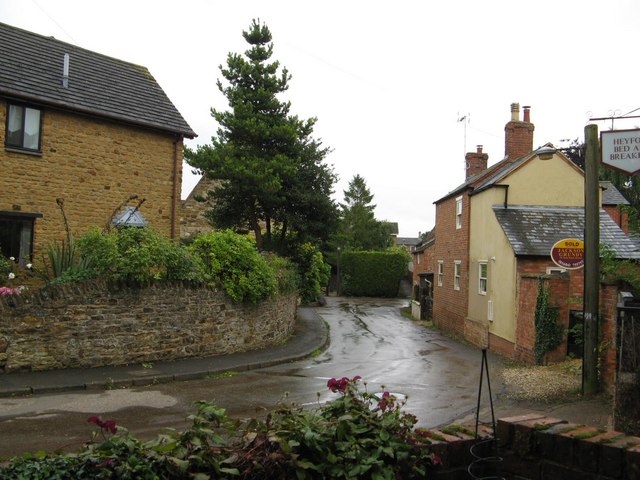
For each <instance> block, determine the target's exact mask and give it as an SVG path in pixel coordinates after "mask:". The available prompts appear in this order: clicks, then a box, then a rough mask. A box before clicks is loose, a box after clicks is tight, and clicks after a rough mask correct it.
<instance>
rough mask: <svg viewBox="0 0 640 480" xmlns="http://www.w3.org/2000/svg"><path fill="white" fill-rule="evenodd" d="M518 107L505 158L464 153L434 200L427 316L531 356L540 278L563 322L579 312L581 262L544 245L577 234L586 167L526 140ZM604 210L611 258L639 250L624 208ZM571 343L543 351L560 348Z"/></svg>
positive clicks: (492, 345)
mask: <svg viewBox="0 0 640 480" xmlns="http://www.w3.org/2000/svg"><path fill="white" fill-rule="evenodd" d="M519 115H520V108H519V105H518V104H513V105H512V118H511V120H510V121H509V122H508V123H507V124H506V126H505V157H504V159H503V160H501V161H499V162H497V163H496V164H495V165H493V166H490V167H488V166H487V161H488V156H487V154H485V153H483V152H482V147H478V149H477V151H476V152H473V153H468V154H467V155H466V160H467V171H466V180H465V182H464V183H463V184H462V185H460V186H458V187H457V188H455V189H454V190H452V191H451V192H449V193H448V194H447V195H445V196H444V197H442V198H440V199H438V200H437V201H436V202H434V203H435V205H436V224H435V228H434V231H435V241H434V242H433V244H432V246H431V247H430V248H431V249H432V258H433V260H432V262H433V265H432V267H431V268H432V269H433V272H434V292H433V320H434V322H435V324H436V325H437V326H438V327H439V328H441V329H443V330H445V331H447V332H449V333H450V334H452V335H454V336H457V337H460V338H464V339H466V340H467V341H469V342H471V343H473V344H475V345H478V346H481V347H483V348H489V349H490V350H493V351H496V352H498V353H500V354H503V355H505V356H507V357H510V358H515V359H519V360H524V361H528V362H531V361H533V347H534V338H535V337H534V335H535V331H534V326H533V314H534V311H535V302H536V289H537V285H538V282H539V281H541V278H542V279H543V280H544V281H545V282H547V284H548V285H550V286H552V302H553V303H554V304H556V305H557V306H558V307H559V321H560V322H561V323H562V324H563V326H564V327H566V328H568V327H569V326H571V322H579V321H580V316H579V315H577V312H579V311H581V309H582V303H581V302H582V289H583V279H582V270H573V271H566V270H563V269H559V268H558V267H557V266H556V265H555V264H554V263H553V262H552V260H551V258H550V255H549V252H550V250H551V247H552V245H553V244H554V243H555V242H556V241H558V240H561V239H563V238H582V236H583V230H584V227H583V225H584V209H583V204H584V193H583V192H584V176H583V172H582V170H581V169H580V168H578V167H577V166H576V165H574V164H573V162H571V161H570V160H569V159H568V158H567V157H566V156H565V155H563V154H562V153H561V152H558V151H557V150H556V149H555V148H553V146H552V145H550V144H547V145H545V146H543V147H541V148H538V149H535V150H534V149H533V131H534V125H533V124H532V123H531V122H530V111H529V107H524V117H523V119H522V120H520V118H519ZM603 187H605V188H606V189H607V190H605V192H607V191H608V193H607V195H603V196H604V197H607V196H615V192H614V190H615V188H614V187H613V185H610V184H609V185H603ZM615 191H617V190H615ZM618 194H619V192H618ZM607 201H608V202H609V200H607ZM611 201H613V202H614V203H615V202H616V201H617V202H618V203H624V202H620V199H619V198H618V199H617V200H611ZM614 210H615V209H614ZM608 211H609V210H607V211H605V210H604V209H602V210H601V212H600V229H601V242H602V243H604V244H606V245H608V246H609V247H611V248H612V249H613V250H614V252H615V253H616V255H617V256H618V257H619V258H632V259H640V253H639V252H638V251H637V249H636V246H635V245H634V243H633V242H632V241H631V239H630V238H628V237H627V236H626V235H625V233H624V232H623V230H622V229H621V228H620V225H623V221H622V216H620V215H617V216H616V215H614V216H613V217H612V216H610V215H608V214H607V212H608ZM614 220H619V223H616V221H614ZM422 253H423V255H424V252H422ZM414 258H415V255H414ZM427 258H429V256H428V255H427ZM414 264H415V261H414ZM414 282H415V280H414ZM569 347H570V345H569V342H568V343H567V344H566V345H563V346H562V347H560V348H558V350H557V351H556V352H554V354H553V355H551V356H550V357H549V358H550V359H553V358H564V356H565V355H566V354H567V349H568V348H569Z"/></svg>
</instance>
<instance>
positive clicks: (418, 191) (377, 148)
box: [0, 0, 640, 237]
mask: <svg viewBox="0 0 640 480" xmlns="http://www.w3.org/2000/svg"><path fill="white" fill-rule="evenodd" d="M254 18H259V19H260V20H262V21H264V22H265V23H266V24H267V26H268V27H269V29H270V30H271V32H272V34H273V42H274V55H273V57H272V58H273V59H275V60H278V61H280V63H281V65H282V66H285V67H286V68H287V69H288V70H289V72H290V73H291V74H292V76H293V78H292V80H291V81H290V88H289V91H288V92H287V94H286V97H283V99H284V100H290V101H291V102H292V113H294V114H297V115H298V116H300V117H302V118H308V117H317V119H318V122H317V124H316V129H315V133H314V137H316V138H320V139H322V141H323V143H324V145H325V146H329V147H331V148H332V149H333V151H332V153H331V154H330V155H329V157H328V159H327V161H328V163H330V164H332V165H333V166H334V168H335V171H336V173H337V174H338V176H339V182H338V184H337V185H336V193H335V198H336V199H338V200H339V201H341V200H342V198H343V191H344V190H345V189H346V188H347V185H348V182H349V180H350V179H352V178H353V176H354V175H356V174H360V175H362V176H363V177H364V178H365V180H366V181H367V185H368V186H369V188H370V190H371V192H372V193H373V194H374V196H375V197H374V203H375V204H376V205H377V208H376V216H377V218H378V219H381V220H388V221H393V222H398V224H399V233H400V236H405V237H415V236H417V235H418V232H425V231H427V230H429V229H431V228H432V227H433V225H434V222H435V208H434V205H433V202H434V201H435V200H437V199H438V198H440V197H442V196H443V195H445V194H446V193H447V192H449V191H450V190H452V189H453V188H454V187H456V186H457V185H459V184H460V183H462V182H463V181H464V152H465V151H475V149H476V145H478V144H481V145H484V152H485V153H488V154H489V164H492V163H495V162H497V161H499V160H500V159H501V158H502V157H503V156H504V125H505V124H506V123H507V122H508V121H509V119H510V104H511V103H513V102H518V103H520V105H521V106H523V105H530V106H531V121H532V122H533V123H534V124H535V134H534V147H537V146H540V145H542V144H545V143H547V142H552V143H554V144H555V145H557V146H558V145H560V140H562V139H570V138H578V137H579V138H581V139H582V138H583V136H584V126H585V125H586V124H587V123H589V118H590V117H601V116H607V115H609V114H611V113H617V114H627V113H628V112H631V111H633V110H635V109H636V108H638V107H640V96H639V95H638V89H639V87H638V78H639V77H640V66H639V62H638V52H637V49H638V38H639V37H638V32H639V31H640V30H639V28H640V2H638V0H606V1H601V0H598V1H596V0H537V1H535V2H523V1H516V0H503V1H497V0H484V1H478V0H457V1H456V0H449V1H444V2H440V1H439V2H435V1H427V0H422V1H420V0H394V1H376V0H351V1H349V0H323V1H312V0H256V1H248V0H246V1H245V0H227V1H224V2H223V1H215V0H208V1H207V0H182V1H180V2H177V1H165V0H127V1H122V0H110V1H88V0H0V21H1V22H4V23H8V24H10V25H14V26H16V27H20V28H23V29H26V30H29V31H32V32H36V33H39V34H43V35H51V36H54V37H56V38H57V39H59V40H62V41H65V42H69V43H72V44H75V45H77V46H80V47H82V48H86V49H89V50H93V51H96V52H99V53H102V54H105V55H109V56H112V57H116V58H119V59H122V60H126V61H129V62H132V63H136V64H139V65H144V66H145V67H147V68H148V69H149V70H150V72H151V74H152V75H153V76H154V77H155V78H156V80H157V81H158V83H159V84H160V86H161V87H162V88H163V89H164V90H165V92H166V93H167V95H168V96H169V98H170V99H171V100H172V101H173V103H174V104H175V105H176V107H177V108H178V110H179V111H180V113H181V114H182V115H183V116H184V118H185V119H186V121H187V122H188V123H189V125H190V126H191V127H192V128H193V129H194V130H195V132H196V133H197V134H198V137H197V138H196V139H195V140H194V141H188V144H189V145H190V146H195V145H197V144H205V143H210V141H211V136H212V135H213V134H214V132H215V130H216V125H215V123H214V121H213V119H212V118H211V116H210V108H211V107H215V108H217V109H226V108H227V103H226V99H225V98H224V97H223V96H222V95H221V94H220V93H219V92H218V90H217V87H216V80H217V79H218V78H221V75H220V70H219V68H218V67H219V65H221V64H225V63H226V57H227V54H228V53H229V52H238V53H241V52H244V51H245V50H246V49H247V47H248V44H247V43H246V42H245V41H244V39H243V38H242V31H243V30H247V29H248V28H249V26H250V24H251V21H252V19H254ZM0 54H1V46H0ZM638 113H640V112H636V113H635V114H638ZM464 115H467V116H468V118H470V122H468V123H465V122H464V121H462V122H460V121H458V119H459V118H460V117H462V116H464ZM633 122H635V123H633ZM639 123H640V121H635V120H634V121H631V120H626V121H619V122H617V123H616V125H615V126H616V128H633V127H635V126H636V125H637V124H639ZM598 125H599V126H600V129H605V128H610V126H611V122H608V123H605V122H598ZM465 133H466V135H465ZM189 172H190V168H189V167H188V166H186V165H185V182H184V183H183V192H182V196H183V198H184V197H186V196H187V195H188V193H189V192H190V190H191V189H192V188H193V186H194V185H195V182H196V181H197V177H195V176H194V175H192V174H190V173H189Z"/></svg>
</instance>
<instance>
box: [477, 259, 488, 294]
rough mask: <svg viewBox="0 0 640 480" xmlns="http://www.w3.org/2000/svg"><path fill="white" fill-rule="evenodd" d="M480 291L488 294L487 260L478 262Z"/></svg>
mask: <svg viewBox="0 0 640 480" xmlns="http://www.w3.org/2000/svg"><path fill="white" fill-rule="evenodd" d="M478 293H479V294H480V295H486V294H487V262H479V263H478Z"/></svg>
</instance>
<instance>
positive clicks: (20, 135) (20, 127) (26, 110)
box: [5, 103, 42, 152]
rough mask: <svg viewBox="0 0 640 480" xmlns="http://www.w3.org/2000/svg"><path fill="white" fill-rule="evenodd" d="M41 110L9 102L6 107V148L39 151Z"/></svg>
mask: <svg viewBox="0 0 640 480" xmlns="http://www.w3.org/2000/svg"><path fill="white" fill-rule="evenodd" d="M41 117H42V112H41V111H40V110H38V109H37V108H31V107H26V106H24V105H15V104H12V103H10V104H9V105H8V108H7V126H6V128H7V129H6V137H5V145H6V146H7V147H8V148H17V149H20V150H29V151H33V152H39V151H40V136H41V135H40V130H41V128H42V124H41Z"/></svg>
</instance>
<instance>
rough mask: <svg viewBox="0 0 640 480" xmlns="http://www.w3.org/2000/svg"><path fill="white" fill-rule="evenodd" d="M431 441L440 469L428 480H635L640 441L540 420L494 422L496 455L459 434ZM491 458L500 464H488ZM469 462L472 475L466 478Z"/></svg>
mask: <svg viewBox="0 0 640 480" xmlns="http://www.w3.org/2000/svg"><path fill="white" fill-rule="evenodd" d="M473 428H474V427H467V429H466V430H467V431H469V429H473ZM478 433H479V438H480V439H483V438H491V437H492V431H491V429H490V428H487V427H486V426H483V425H481V426H480V429H479V432H478ZM430 436H431V439H432V440H434V443H433V444H432V445H431V447H430V448H431V449H432V450H433V451H434V452H436V453H437V454H438V455H439V456H440V457H441V458H442V460H443V465H442V466H441V467H440V468H438V469H436V470H435V471H434V472H433V474H432V475H431V476H430V477H429V478H442V479H469V478H499V477H500V478H505V479H518V480H572V479H576V480H577V479H593V480H595V479H598V480H623V479H624V480H640V438H638V437H633V436H628V435H625V434H623V433H621V432H616V431H606V432H605V431H602V430H598V429H596V428H594V427H588V426H584V425H576V424H572V423H567V422H565V421H563V420H559V419H555V418H548V417H545V416H542V415H537V414H529V415H522V416H519V417H511V418H504V419H500V420H498V423H497V439H498V449H497V452H496V451H495V449H494V448H491V447H488V446H487V445H485V446H484V448H482V445H481V444H480V445H477V446H475V447H474V445H476V444H477V443H478V442H477V441H476V440H475V439H474V438H473V437H472V436H470V435H468V434H464V433H456V434H453V435H452V434H446V433H443V432H440V431H432V432H430ZM493 445H494V446H495V443H494V444H493ZM472 448H473V449H474V450H473V452H474V453H476V454H478V455H477V457H479V458H480V460H479V459H478V458H477V457H475V456H474V455H473V454H472ZM483 450H484V452H483ZM496 453H497V455H496ZM492 456H493V457H496V458H499V461H495V462H492V461H490V460H491V457H492ZM483 458H484V459H486V460H482V459H483ZM473 462H476V463H475V464H474V467H472V472H473V473H474V474H475V476H472V475H469V474H468V467H469V465H471V464H472V463H473ZM483 466H484V467H487V468H486V469H483ZM495 475H498V477H496V476H495Z"/></svg>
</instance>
